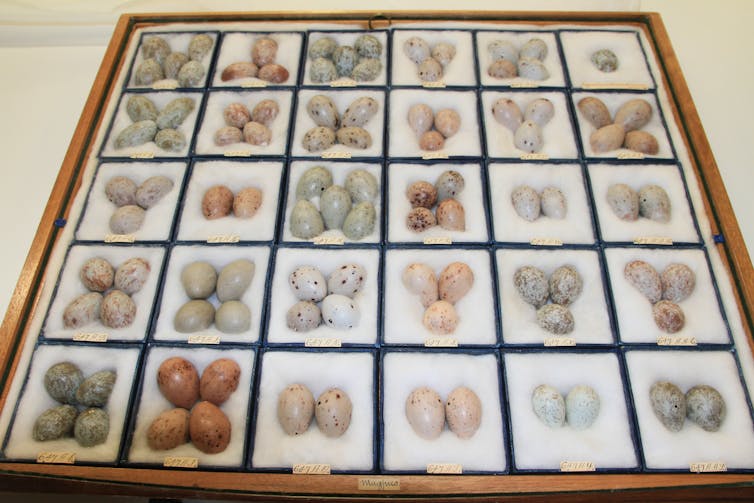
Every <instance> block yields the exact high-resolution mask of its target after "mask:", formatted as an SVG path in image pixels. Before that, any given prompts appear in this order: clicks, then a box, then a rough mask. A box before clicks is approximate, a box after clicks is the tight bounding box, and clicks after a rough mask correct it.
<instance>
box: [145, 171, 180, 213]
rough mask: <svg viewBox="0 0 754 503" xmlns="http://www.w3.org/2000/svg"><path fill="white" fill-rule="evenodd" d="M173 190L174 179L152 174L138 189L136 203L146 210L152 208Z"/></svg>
mask: <svg viewBox="0 0 754 503" xmlns="http://www.w3.org/2000/svg"><path fill="white" fill-rule="evenodd" d="M171 190H173V180H171V179H170V178H168V177H167V176H162V175H158V176H150V177H149V178H147V179H146V180H144V181H143V182H142V183H141V185H139V188H137V189H136V204H138V205H139V206H141V207H142V208H144V209H145V210H146V209H149V208H152V207H154V206H156V205H157V203H159V202H160V201H161V200H162V198H163V197H165V196H166V195H167V194H168V192H170V191H171Z"/></svg>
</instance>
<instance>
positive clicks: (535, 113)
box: [524, 98, 555, 127]
mask: <svg viewBox="0 0 754 503" xmlns="http://www.w3.org/2000/svg"><path fill="white" fill-rule="evenodd" d="M554 116H555V107H554V106H553V104H552V101H550V100H548V99H547V98H537V99H536V100H534V101H532V102H531V103H529V104H528V105H526V110H525V111H524V120H527V121H534V122H536V123H537V124H539V126H540V127H545V126H546V125H547V123H549V122H550V121H551V120H552V118H553V117H554Z"/></svg>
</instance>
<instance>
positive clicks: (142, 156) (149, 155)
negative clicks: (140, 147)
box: [129, 152, 154, 159]
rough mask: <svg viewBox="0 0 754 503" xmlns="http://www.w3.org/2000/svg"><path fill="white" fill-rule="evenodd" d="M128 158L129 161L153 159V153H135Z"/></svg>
mask: <svg viewBox="0 0 754 503" xmlns="http://www.w3.org/2000/svg"><path fill="white" fill-rule="evenodd" d="M129 157H130V158H131V159H154V152H136V153H135V154H131V155H130V156H129Z"/></svg>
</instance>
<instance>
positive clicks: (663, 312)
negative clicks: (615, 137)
mask: <svg viewBox="0 0 754 503" xmlns="http://www.w3.org/2000/svg"><path fill="white" fill-rule="evenodd" d="M652 316H653V317H654V319H655V323H656V324H657V326H658V327H659V329H660V330H662V331H663V332H667V333H669V334H674V333H676V332H678V331H679V330H681V329H682V328H683V326H684V325H685V324H686V316H685V315H684V314H683V310H682V309H681V306H679V305H678V304H676V303H675V302H670V301H669V300H661V301H660V302H658V303H656V304H655V305H654V306H652Z"/></svg>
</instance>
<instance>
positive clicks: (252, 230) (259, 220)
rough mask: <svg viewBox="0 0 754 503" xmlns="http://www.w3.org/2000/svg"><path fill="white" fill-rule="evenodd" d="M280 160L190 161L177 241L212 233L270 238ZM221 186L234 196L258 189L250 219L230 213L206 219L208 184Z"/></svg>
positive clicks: (248, 238) (200, 238) (247, 238)
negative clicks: (256, 204) (257, 204)
mask: <svg viewBox="0 0 754 503" xmlns="http://www.w3.org/2000/svg"><path fill="white" fill-rule="evenodd" d="M282 173H283V163H281V162H248V161H241V160H233V161H219V160H218V161H199V162H197V163H196V164H194V167H193V169H192V171H191V178H190V179H189V181H188V185H187V189H186V192H185V194H184V196H183V205H182V212H181V221H180V225H179V227H178V233H177V236H178V240H179V241H207V240H208V239H211V238H213V237H215V236H237V237H238V239H239V240H241V241H271V240H272V239H273V238H274V237H275V222H276V216H277V209H278V194H280V177H281V176H282ZM215 185H225V186H226V187H228V188H229V189H230V190H231V192H233V195H234V196H235V195H236V194H238V192H239V191H240V190H242V189H244V188H247V187H255V188H258V189H259V190H261V191H262V205H261V206H260V207H259V209H258V210H257V212H256V214H254V216H253V217H251V218H239V217H236V216H235V215H234V214H233V212H232V211H231V213H230V215H227V216H224V217H221V218H216V219H213V220H208V219H207V218H206V217H205V216H204V213H203V212H202V200H203V199H204V194H205V193H206V192H207V190H208V189H209V188H210V187H213V186H215Z"/></svg>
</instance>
